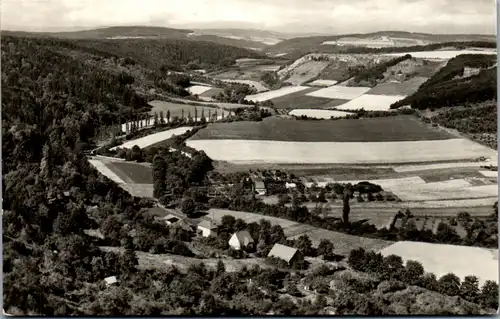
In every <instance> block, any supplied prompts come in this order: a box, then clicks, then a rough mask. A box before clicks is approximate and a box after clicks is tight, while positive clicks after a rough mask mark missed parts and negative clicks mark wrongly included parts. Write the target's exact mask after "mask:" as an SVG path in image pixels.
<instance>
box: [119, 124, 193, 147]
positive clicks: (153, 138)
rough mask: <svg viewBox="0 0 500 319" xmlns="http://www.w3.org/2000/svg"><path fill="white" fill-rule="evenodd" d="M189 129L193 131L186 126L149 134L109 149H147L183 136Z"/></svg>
mask: <svg viewBox="0 0 500 319" xmlns="http://www.w3.org/2000/svg"><path fill="white" fill-rule="evenodd" d="M191 129H193V127H190V126H187V127H179V128H175V129H171V130H166V131H163V132H159V133H154V134H150V135H148V136H144V137H141V138H138V139H135V140H131V141H127V142H125V143H123V144H122V145H119V146H115V147H113V148H111V150H115V149H118V148H127V149H131V148H132V147H134V145H137V146H139V147H140V148H145V147H148V146H150V145H153V144H156V143H158V142H161V141H164V140H167V139H169V138H171V137H172V136H174V135H181V134H184V133H186V132H187V131H189V130H191Z"/></svg>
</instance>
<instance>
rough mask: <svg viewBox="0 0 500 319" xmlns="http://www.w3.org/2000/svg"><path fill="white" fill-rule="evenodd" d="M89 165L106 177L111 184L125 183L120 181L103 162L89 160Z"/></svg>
mask: <svg viewBox="0 0 500 319" xmlns="http://www.w3.org/2000/svg"><path fill="white" fill-rule="evenodd" d="M89 163H90V165H92V166H94V167H95V169H97V170H98V171H99V173H101V174H102V175H104V176H106V177H107V178H109V179H110V180H112V181H113V182H115V183H117V184H124V183H125V181H124V180H123V179H121V178H120V177H119V176H118V175H117V174H116V173H115V172H113V170H111V169H110V168H109V167H108V165H106V162H105V161H101V160H96V159H89Z"/></svg>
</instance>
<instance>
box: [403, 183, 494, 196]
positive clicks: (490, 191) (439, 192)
mask: <svg viewBox="0 0 500 319" xmlns="http://www.w3.org/2000/svg"><path fill="white" fill-rule="evenodd" d="M431 184H441V187H440V186H438V185H431ZM394 193H396V195H397V196H398V197H399V198H401V199H402V200H403V201H432V200H444V199H447V200H452V199H465V198H469V199H477V198H491V197H493V196H498V185H482V186H472V187H454V186H452V187H449V186H446V185H443V184H442V182H440V183H429V184H426V185H418V186H416V187H414V188H406V189H404V188H401V189H399V190H396V191H394Z"/></svg>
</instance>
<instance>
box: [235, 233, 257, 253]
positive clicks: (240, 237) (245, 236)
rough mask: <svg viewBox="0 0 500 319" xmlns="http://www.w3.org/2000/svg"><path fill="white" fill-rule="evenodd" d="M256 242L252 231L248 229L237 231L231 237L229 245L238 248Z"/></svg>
mask: <svg viewBox="0 0 500 319" xmlns="http://www.w3.org/2000/svg"><path fill="white" fill-rule="evenodd" d="M253 244H254V240H253V238H252V236H250V233H249V232H248V231H246V230H242V231H239V232H236V233H234V234H233V236H231V238H230V239H229V246H231V247H233V248H234V249H236V250H240V249H244V248H247V247H249V246H251V245H253Z"/></svg>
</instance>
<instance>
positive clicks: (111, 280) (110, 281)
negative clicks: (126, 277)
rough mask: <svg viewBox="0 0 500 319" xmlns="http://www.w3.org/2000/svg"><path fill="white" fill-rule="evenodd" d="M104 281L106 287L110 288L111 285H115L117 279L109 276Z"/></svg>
mask: <svg viewBox="0 0 500 319" xmlns="http://www.w3.org/2000/svg"><path fill="white" fill-rule="evenodd" d="M104 281H105V282H106V285H107V286H111V285H114V284H116V283H117V282H118V279H116V276H110V277H106V278H104Z"/></svg>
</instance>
